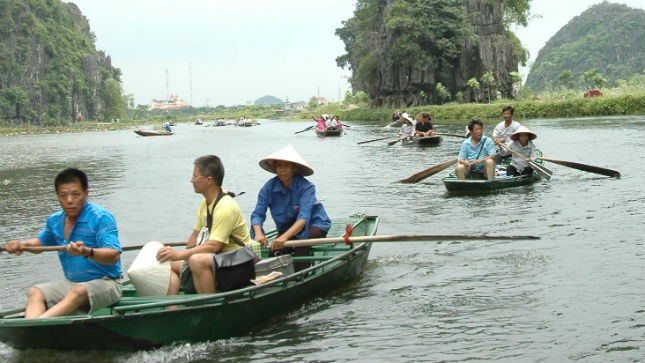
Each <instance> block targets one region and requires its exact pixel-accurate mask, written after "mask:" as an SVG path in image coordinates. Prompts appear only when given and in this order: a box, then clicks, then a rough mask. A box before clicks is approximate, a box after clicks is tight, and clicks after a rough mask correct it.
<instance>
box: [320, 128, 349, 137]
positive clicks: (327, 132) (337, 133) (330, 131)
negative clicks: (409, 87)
mask: <svg viewBox="0 0 645 363" xmlns="http://www.w3.org/2000/svg"><path fill="white" fill-rule="evenodd" d="M342 134H343V129H326V130H318V129H316V135H317V136H318V137H328V136H340V135H342Z"/></svg>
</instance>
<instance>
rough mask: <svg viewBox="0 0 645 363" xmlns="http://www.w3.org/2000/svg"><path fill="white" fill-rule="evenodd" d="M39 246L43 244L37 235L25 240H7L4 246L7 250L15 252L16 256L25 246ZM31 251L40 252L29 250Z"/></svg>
mask: <svg viewBox="0 0 645 363" xmlns="http://www.w3.org/2000/svg"><path fill="white" fill-rule="evenodd" d="M39 246H42V243H41V242H40V239H38V238H37V237H34V238H31V239H28V240H24V241H18V240H12V241H9V242H7V244H6V245H5V246H4V247H5V250H6V251H7V252H9V253H13V254H15V255H16V256H18V255H20V254H21V253H22V252H23V251H24V249H23V247H39ZM29 252H31V253H40V252H37V251H29Z"/></svg>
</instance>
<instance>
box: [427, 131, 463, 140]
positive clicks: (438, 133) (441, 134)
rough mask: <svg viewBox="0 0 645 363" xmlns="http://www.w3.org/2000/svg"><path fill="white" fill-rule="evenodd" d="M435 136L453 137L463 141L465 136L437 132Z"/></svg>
mask: <svg viewBox="0 0 645 363" xmlns="http://www.w3.org/2000/svg"><path fill="white" fill-rule="evenodd" d="M435 135H440V136H454V137H460V138H462V139H465V138H466V137H467V136H465V135H459V134H446V133H443V132H437V133H436V134H435Z"/></svg>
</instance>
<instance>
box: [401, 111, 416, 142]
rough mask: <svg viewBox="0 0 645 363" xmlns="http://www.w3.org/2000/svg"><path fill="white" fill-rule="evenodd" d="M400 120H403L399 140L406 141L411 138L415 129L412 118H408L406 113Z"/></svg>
mask: <svg viewBox="0 0 645 363" xmlns="http://www.w3.org/2000/svg"><path fill="white" fill-rule="evenodd" d="M401 118H402V119H403V125H401V130H400V131H399V140H407V139H411V138H413V137H414V133H415V129H414V122H413V120H412V117H410V116H409V115H408V114H407V113H406V114H405V115H404V116H402V117H401Z"/></svg>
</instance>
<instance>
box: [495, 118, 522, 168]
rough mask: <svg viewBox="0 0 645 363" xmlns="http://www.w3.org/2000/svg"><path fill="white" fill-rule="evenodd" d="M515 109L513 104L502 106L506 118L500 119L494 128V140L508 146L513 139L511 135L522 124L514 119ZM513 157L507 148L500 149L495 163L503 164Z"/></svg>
mask: <svg viewBox="0 0 645 363" xmlns="http://www.w3.org/2000/svg"><path fill="white" fill-rule="evenodd" d="M514 112H515V109H514V108H513V106H504V108H502V115H503V116H504V120H502V121H500V122H499V123H498V124H497V125H496V126H495V128H494V129H493V141H495V144H500V143H503V144H504V145H506V146H509V145H510V144H511V142H513V140H511V135H513V133H514V132H515V131H517V129H519V128H520V126H522V125H521V124H520V123H519V122H517V121H513V113H514ZM510 157H511V152H510V151H506V150H500V151H499V152H498V153H497V157H495V164H501V163H502V161H504V160H505V159H508V158H510Z"/></svg>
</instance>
